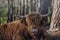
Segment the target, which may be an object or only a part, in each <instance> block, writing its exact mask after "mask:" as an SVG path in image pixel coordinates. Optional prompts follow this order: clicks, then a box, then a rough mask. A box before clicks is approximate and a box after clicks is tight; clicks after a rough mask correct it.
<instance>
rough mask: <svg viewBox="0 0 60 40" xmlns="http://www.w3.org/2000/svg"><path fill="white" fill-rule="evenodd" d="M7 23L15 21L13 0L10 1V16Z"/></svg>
mask: <svg viewBox="0 0 60 40" xmlns="http://www.w3.org/2000/svg"><path fill="white" fill-rule="evenodd" d="M7 16H8V18H7V22H12V21H13V0H8V14H7Z"/></svg>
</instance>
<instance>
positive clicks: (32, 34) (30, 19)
mask: <svg viewBox="0 0 60 40" xmlns="http://www.w3.org/2000/svg"><path fill="white" fill-rule="evenodd" d="M26 22H27V25H28V26H27V25H25V24H24V22H23V21H22V20H21V19H20V20H17V21H13V22H11V23H7V24H2V25H1V27H0V40H40V39H41V38H43V40H47V39H46V34H45V32H46V31H45V30H44V29H43V28H42V27H41V25H40V24H41V23H40V22H41V17H40V15H39V14H28V16H27V17H26Z"/></svg>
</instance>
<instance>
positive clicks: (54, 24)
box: [50, 0, 60, 31]
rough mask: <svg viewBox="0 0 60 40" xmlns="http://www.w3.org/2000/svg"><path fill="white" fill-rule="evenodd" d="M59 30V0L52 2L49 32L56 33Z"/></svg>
mask: <svg viewBox="0 0 60 40" xmlns="http://www.w3.org/2000/svg"><path fill="white" fill-rule="evenodd" d="M59 29H60V0H54V5H53V14H52V18H51V25H50V31H57V30H59Z"/></svg>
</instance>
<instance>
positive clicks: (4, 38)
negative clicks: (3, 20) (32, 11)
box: [0, 20, 26, 40]
mask: <svg viewBox="0 0 60 40" xmlns="http://www.w3.org/2000/svg"><path fill="white" fill-rule="evenodd" d="M25 30H26V25H24V24H23V23H22V20H17V21H13V22H11V23H7V24H2V25H1V27H0V40H22V39H23V37H21V35H20V34H22V32H23V31H25Z"/></svg>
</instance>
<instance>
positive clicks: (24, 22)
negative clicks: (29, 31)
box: [20, 18, 27, 26]
mask: <svg viewBox="0 0 60 40" xmlns="http://www.w3.org/2000/svg"><path fill="white" fill-rule="evenodd" d="M20 20H21V23H23V24H24V25H26V26H27V23H26V18H21V19H20Z"/></svg>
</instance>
